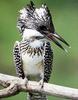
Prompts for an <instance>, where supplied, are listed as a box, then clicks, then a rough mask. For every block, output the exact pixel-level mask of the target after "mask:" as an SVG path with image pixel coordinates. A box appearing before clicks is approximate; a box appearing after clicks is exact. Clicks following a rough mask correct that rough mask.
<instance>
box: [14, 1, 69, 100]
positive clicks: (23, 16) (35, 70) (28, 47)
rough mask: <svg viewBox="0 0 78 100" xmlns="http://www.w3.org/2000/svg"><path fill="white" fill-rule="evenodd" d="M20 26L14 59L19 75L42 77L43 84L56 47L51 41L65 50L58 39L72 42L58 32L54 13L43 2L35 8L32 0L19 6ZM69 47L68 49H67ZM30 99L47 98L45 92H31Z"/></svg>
mask: <svg viewBox="0 0 78 100" xmlns="http://www.w3.org/2000/svg"><path fill="white" fill-rule="evenodd" d="M17 27H18V29H19V31H20V33H21V35H22V40H21V41H20V42H19V41H16V42H15V45H14V50H13V51H14V61H15V66H16V73H17V74H18V76H19V77H20V78H23V79H24V78H25V79H26V82H28V80H35V81H39V84H41V86H43V83H44V82H48V81H49V78H50V75H51V71H52V62H53V50H52V49H51V45H50V41H53V42H54V43H55V44H56V45H58V46H59V47H60V48H61V49H63V50H65V49H64V48H63V47H62V45H61V44H60V43H59V42H58V40H60V41H61V42H63V43H65V44H66V45H67V46H69V44H68V43H67V42H66V41H65V40H64V39H63V38H62V37H61V36H60V35H58V34H57V33H56V32H55V29H54V25H53V22H52V17H51V14H50V11H49V9H48V7H47V6H46V5H45V4H43V5H42V7H40V8H35V6H34V4H33V2H32V1H31V2H30V4H28V5H27V7H25V8H23V9H22V10H20V16H19V18H18V22H17ZM65 51H66V50H65ZM28 100H47V97H46V95H45V94H41V93H32V92H30V93H29V97H28Z"/></svg>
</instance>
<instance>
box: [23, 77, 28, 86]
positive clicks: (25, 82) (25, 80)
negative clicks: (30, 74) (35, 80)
mask: <svg viewBox="0 0 78 100" xmlns="http://www.w3.org/2000/svg"><path fill="white" fill-rule="evenodd" d="M24 84H25V86H26V88H27V84H28V79H27V78H26V77H25V78H24Z"/></svg>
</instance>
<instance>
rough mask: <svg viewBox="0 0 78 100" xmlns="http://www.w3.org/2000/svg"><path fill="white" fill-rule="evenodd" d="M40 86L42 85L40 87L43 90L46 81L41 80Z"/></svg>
mask: <svg viewBox="0 0 78 100" xmlns="http://www.w3.org/2000/svg"><path fill="white" fill-rule="evenodd" d="M39 85H40V87H41V89H42V88H43V86H44V80H43V79H41V80H40V81H39Z"/></svg>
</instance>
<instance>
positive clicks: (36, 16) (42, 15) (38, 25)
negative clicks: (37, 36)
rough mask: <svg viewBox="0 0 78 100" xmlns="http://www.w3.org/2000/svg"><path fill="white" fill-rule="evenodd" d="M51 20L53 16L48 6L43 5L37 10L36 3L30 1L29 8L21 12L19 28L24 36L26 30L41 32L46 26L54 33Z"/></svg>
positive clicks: (18, 22)
mask: <svg viewBox="0 0 78 100" xmlns="http://www.w3.org/2000/svg"><path fill="white" fill-rule="evenodd" d="M51 19H52V18H51V14H50V11H49V9H48V7H47V6H46V4H42V6H41V7H40V8H36V7H35V5H34V3H33V2H32V1H30V4H27V7H25V8H23V9H21V10H20V16H19V18H18V21H17V27H18V29H19V31H20V32H21V33H22V34H23V31H24V29H25V28H27V29H35V30H41V29H43V28H45V26H46V27H47V28H48V29H49V30H51V31H52V32H54V26H53V24H52V20H51Z"/></svg>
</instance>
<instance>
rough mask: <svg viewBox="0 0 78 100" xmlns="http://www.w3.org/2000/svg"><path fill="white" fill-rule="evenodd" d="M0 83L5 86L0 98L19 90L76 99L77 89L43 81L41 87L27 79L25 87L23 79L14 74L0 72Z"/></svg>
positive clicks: (0, 92)
mask: <svg viewBox="0 0 78 100" xmlns="http://www.w3.org/2000/svg"><path fill="white" fill-rule="evenodd" d="M0 85H2V86H3V87H5V88H4V89H2V90H0V98H4V97H9V96H12V95H16V94H17V93H19V92H28V91H32V92H40V93H44V94H47V95H53V96H58V97H62V98H67V99H72V100H78V89H74V88H69V87H64V86H59V85H54V84H49V83H44V87H43V88H42V89H41V87H40V86H39V83H38V82H34V81H29V82H28V84H27V88H26V86H25V80H24V79H20V78H18V77H15V76H10V75H5V74H1V73H0Z"/></svg>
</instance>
